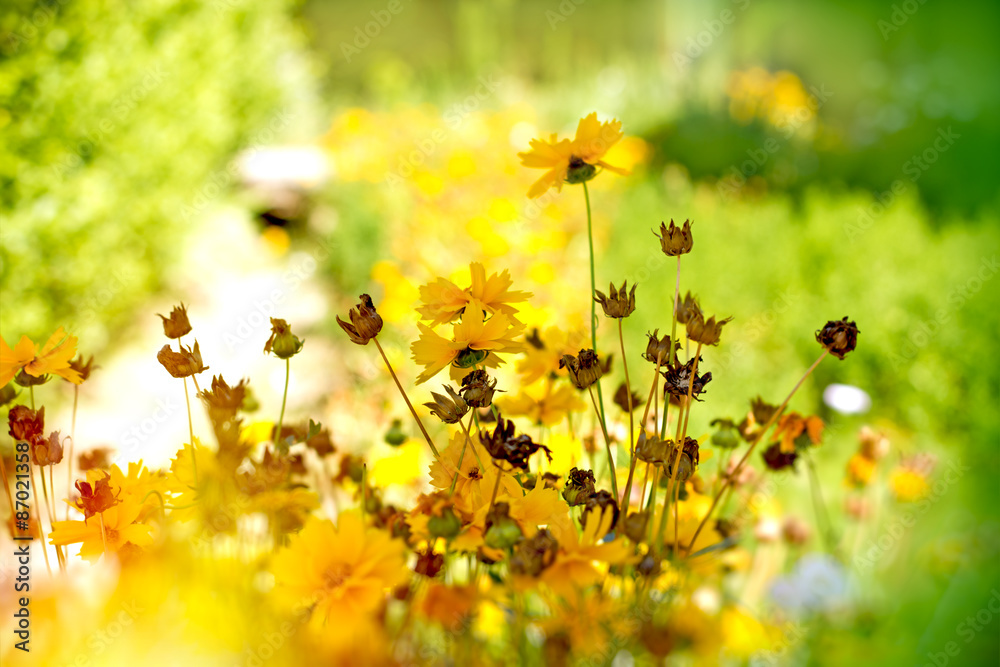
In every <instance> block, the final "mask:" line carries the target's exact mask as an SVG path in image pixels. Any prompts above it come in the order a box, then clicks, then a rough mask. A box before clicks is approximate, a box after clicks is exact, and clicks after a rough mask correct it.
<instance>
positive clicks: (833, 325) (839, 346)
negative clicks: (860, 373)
mask: <svg viewBox="0 0 1000 667" xmlns="http://www.w3.org/2000/svg"><path fill="white" fill-rule="evenodd" d="M859 333H861V332H860V331H858V325H857V324H855V323H854V322H853V321H851V322H848V321H847V317H846V316H845V317H844V319H842V320H830V321H829V322H827V323H826V325H824V326H823V328H822V329H820V330H819V331H817V332H816V341H817V342H818V343H819V344H820V345H822V346H823V347H825V348H826V349H827V350H829V351H830V354H832V355H833V356H835V357H837V358H838V359H841V360H843V358H844V357H845V356H846V355H847V353H848V352H851V351H853V350H854V348H855V347H857V344H858V334H859Z"/></svg>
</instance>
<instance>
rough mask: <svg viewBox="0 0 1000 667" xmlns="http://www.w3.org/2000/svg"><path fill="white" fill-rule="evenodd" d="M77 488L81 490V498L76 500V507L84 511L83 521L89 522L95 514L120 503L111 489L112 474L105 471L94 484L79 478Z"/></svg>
mask: <svg viewBox="0 0 1000 667" xmlns="http://www.w3.org/2000/svg"><path fill="white" fill-rule="evenodd" d="M75 486H76V490H77V491H79V492H80V498H79V499H78V500H77V501H76V508H77V509H78V510H80V511H81V512H83V521H84V523H86V522H87V520H88V519H90V517H92V516H94V515H95V514H100V513H101V512H103V511H105V510H107V509H110V508H112V507H114V506H115V505H117V504H118V502H119V501H118V498H116V497H115V494H114V493H112V491H111V475H109V474H108V473H104V477H101V478H100V479H98V480H97V481H96V482H94V485H93V486H91V485H90V482H84V481H83V480H77V482H76V485H75Z"/></svg>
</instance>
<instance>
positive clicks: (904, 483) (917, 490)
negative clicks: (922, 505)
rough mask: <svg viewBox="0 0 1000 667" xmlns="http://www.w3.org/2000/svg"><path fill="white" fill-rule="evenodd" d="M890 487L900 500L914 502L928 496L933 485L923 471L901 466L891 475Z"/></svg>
mask: <svg viewBox="0 0 1000 667" xmlns="http://www.w3.org/2000/svg"><path fill="white" fill-rule="evenodd" d="M889 488H890V489H892V494H893V495H894V496H896V500H898V501H899V502H901V503H912V502H916V501H918V500H920V499H921V498H923V497H924V496H926V495H927V493H928V491H930V488H931V487H930V484H928V483H927V477H926V475H924V474H923V473H922V471H920V470H915V469H913V468H909V467H905V466H900V467H899V468H896V469H895V470H893V471H892V473H891V474H890V475H889Z"/></svg>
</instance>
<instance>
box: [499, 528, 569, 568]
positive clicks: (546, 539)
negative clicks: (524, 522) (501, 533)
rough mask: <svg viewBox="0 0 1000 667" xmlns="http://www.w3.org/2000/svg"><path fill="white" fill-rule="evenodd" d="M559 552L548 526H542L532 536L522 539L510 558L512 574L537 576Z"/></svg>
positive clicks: (552, 561) (550, 563)
mask: <svg viewBox="0 0 1000 667" xmlns="http://www.w3.org/2000/svg"><path fill="white" fill-rule="evenodd" d="M558 553H559V542H558V541H556V538H555V537H553V536H552V533H550V532H549V529H548V528H542V529H541V530H539V531H538V532H537V533H535V536H534V537H531V538H528V539H526V540H522V541H521V542H519V543H518V545H517V547H515V549H514V555H513V556H511V558H510V563H509V567H510V571H511V573H512V574H517V575H522V576H529V577H537V576H538V575H540V574H541V573H542V572H544V571H545V569H546V568H547V567H549V566H550V565H552V564H553V563H554V562H555V560H556V555H557V554H558Z"/></svg>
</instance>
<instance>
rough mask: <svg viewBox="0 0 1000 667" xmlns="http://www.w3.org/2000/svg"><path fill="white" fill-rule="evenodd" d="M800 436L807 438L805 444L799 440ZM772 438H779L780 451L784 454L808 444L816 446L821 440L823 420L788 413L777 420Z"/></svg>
mask: <svg viewBox="0 0 1000 667" xmlns="http://www.w3.org/2000/svg"><path fill="white" fill-rule="evenodd" d="M802 436H806V437H807V440H806V441H805V442H803V441H801V440H799V438H801V437H802ZM774 438H775V439H778V438H780V442H781V451H782V452H784V453H785V454H787V453H789V452H793V451H795V450H796V449H800V448H801V447H802V446H804V445H806V444H808V443H809V442H811V443H812V444H813V445H818V444H819V443H820V442H821V441H822V439H823V420H822V419H820V418H819V417H817V416H815V415H813V416H811V417H803V416H802V415H800V414H799V413H797V412H789V413H788V414H786V415H782V416H781V419H779V420H778V426H777V428H775V429H774Z"/></svg>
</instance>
